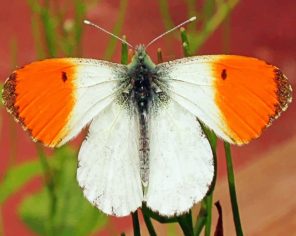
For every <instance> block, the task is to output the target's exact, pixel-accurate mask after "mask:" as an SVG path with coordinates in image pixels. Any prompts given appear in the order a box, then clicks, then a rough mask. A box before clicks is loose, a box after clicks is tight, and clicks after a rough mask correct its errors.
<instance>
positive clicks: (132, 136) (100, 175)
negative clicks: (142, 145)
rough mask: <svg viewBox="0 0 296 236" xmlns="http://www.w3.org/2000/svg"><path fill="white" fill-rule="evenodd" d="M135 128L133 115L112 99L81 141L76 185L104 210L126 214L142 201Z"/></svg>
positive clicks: (114, 213)
mask: <svg viewBox="0 0 296 236" xmlns="http://www.w3.org/2000/svg"><path fill="white" fill-rule="evenodd" d="M138 131H139V126H138V120H137V119H136V117H135V116H130V115H129V114H128V111H127V110H126V109H123V108H122V107H121V106H120V105H118V104H116V103H112V104H111V105H109V106H108V107H106V108H105V109H104V110H103V111H102V112H101V113H100V114H99V115H98V116H96V117H95V118H94V120H93V121H92V123H91V125H90V128H89V134H88V135H87V137H86V139H85V141H84V142H83V143H82V146H81V149H80V152H79V156H78V159H79V163H78V170H77V179H78V182H79V185H80V186H81V188H82V189H83V193H84V195H85V197H86V198H87V199H88V200H89V201H90V202H91V203H92V204H93V205H95V206H96V207H97V208H99V209H101V210H102V211H103V212H105V213H106V214H111V215H116V216H126V215H128V214H129V213H130V212H133V211H135V210H136V209H137V208H138V207H140V206H141V205H142V200H143V192H142V186H141V179H140V166H139V143H138V142H139V133H138Z"/></svg>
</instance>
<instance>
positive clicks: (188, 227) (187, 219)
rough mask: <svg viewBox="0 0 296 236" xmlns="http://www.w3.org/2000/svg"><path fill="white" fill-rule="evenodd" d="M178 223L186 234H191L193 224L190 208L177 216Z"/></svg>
mask: <svg viewBox="0 0 296 236" xmlns="http://www.w3.org/2000/svg"><path fill="white" fill-rule="evenodd" d="M177 219H178V223H179V225H180V227H181V229H182V231H183V233H184V235H186V236H193V225H192V213H191V210H190V211H189V212H188V213H186V214H184V215H182V216H179V217H177Z"/></svg>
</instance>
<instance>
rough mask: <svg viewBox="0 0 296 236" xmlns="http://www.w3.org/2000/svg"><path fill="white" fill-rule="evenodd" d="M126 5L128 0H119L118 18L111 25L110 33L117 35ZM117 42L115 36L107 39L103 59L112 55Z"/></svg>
mask: <svg viewBox="0 0 296 236" xmlns="http://www.w3.org/2000/svg"><path fill="white" fill-rule="evenodd" d="M127 5H128V0H122V1H120V6H119V15H118V19H117V21H116V23H115V26H114V27H113V30H112V33H113V34H115V35H119V34H120V32H121V29H122V26H123V22H124V19H125V14H126V9H127ZM117 42H118V40H117V39H115V38H110V40H109V41H108V44H107V46H106V51H105V53H104V58H105V60H110V59H111V57H112V55H113V54H114V51H115V47H116V43H117Z"/></svg>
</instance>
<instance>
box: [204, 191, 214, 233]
mask: <svg viewBox="0 0 296 236" xmlns="http://www.w3.org/2000/svg"><path fill="white" fill-rule="evenodd" d="M205 201H206V206H207V208H206V210H207V218H206V222H205V236H210V235H211V225H212V207H213V192H211V193H210V195H208V196H206V198H205Z"/></svg>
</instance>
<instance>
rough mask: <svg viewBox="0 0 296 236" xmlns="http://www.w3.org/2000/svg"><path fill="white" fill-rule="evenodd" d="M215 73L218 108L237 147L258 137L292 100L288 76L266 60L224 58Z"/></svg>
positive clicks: (215, 68) (216, 66) (239, 57)
mask: <svg viewBox="0 0 296 236" xmlns="http://www.w3.org/2000/svg"><path fill="white" fill-rule="evenodd" d="M214 73H215V74H214V76H215V77H216V78H217V80H216V89H217V96H216V101H217V105H218V107H219V109H220V111H221V113H222V117H223V123H225V124H226V127H227V128H226V129H227V130H228V131H227V133H228V135H229V138H230V139H231V140H232V142H233V143H235V144H239V145H241V144H246V143H248V142H250V141H251V140H253V139H256V138H258V137H259V136H260V135H261V134H262V132H263V130H264V129H265V128H266V127H268V126H270V125H271V124H272V122H273V121H274V120H275V119H277V118H278V117H279V116H280V115H281V113H282V112H283V111H285V110H286V109H287V108H288V105H289V103H291V101H292V87H291V85H290V83H289V81H288V79H287V77H286V76H285V75H284V74H283V73H282V72H281V71H280V70H279V69H278V68H277V67H275V66H273V65H270V64H268V63H266V62H265V61H262V60H259V59H255V58H249V57H242V56H223V57H220V58H219V60H218V61H217V64H215V67H214ZM244 94H245V97H244ZM243 103H245V104H243Z"/></svg>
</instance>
